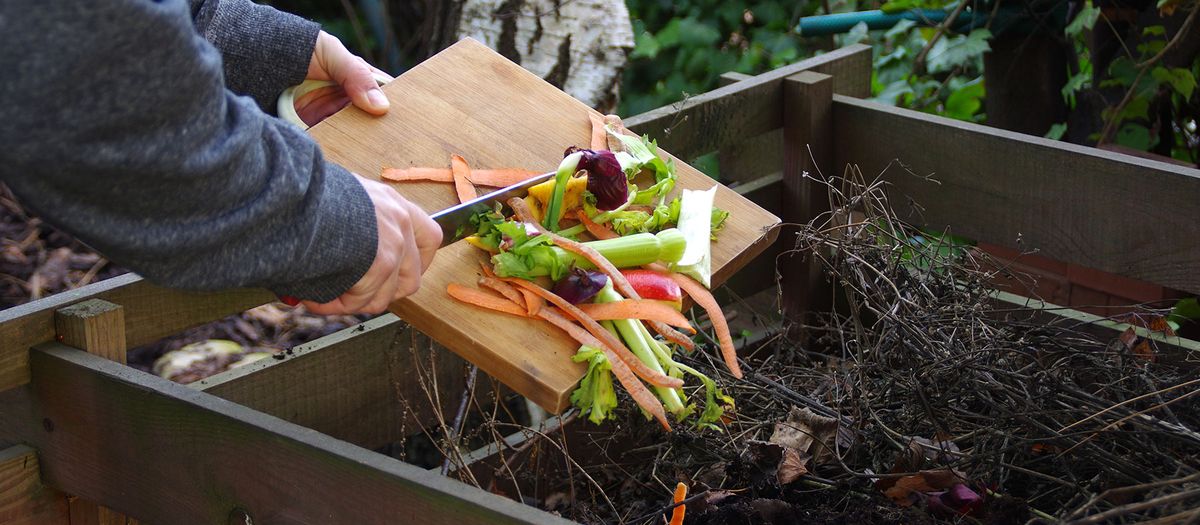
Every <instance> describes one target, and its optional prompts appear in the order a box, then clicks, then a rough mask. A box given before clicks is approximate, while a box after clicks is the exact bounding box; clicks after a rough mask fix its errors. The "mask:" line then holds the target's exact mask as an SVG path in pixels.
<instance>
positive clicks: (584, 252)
mask: <svg viewBox="0 0 1200 525" xmlns="http://www.w3.org/2000/svg"><path fill="white" fill-rule="evenodd" d="M508 206H509V207H510V208H512V210H513V214H515V215H516V216H517V218H518V219H520V220H521V221H524V222H526V223H530V224H532V225H533V227H534V228H537V230H538V231H539V232H541V234H542V235H547V236H549V237H550V240H552V241H554V245H555V246H558V247H559V248H562V249H564V250H566V251H568V252H571V253H574V254H576V255H579V256H580V257H583V258H585V259H587V260H588V261H589V262H591V263H592V264H594V265H596V268H597V269H599V270H600V272H602V273H603V274H604V275H607V276H608V278H609V279H612V283H613V288H615V289H616V290H617V291H618V292H620V293H621V295H624V296H625V297H628V298H630V299H641V298H642V297H641V296H639V295H638V293H637V291H636V290H634V289H633V286H631V285H630V284H629V281H628V280H627V279H625V275H624V274H622V273H621V271H620V270H617V267H616V266H613V264H612V263H611V262H609V260H608V259H605V258H604V256H603V255H600V252H598V251H596V250H595V248H592V247H590V246H587V245H584V244H580V243H578V242H575V241H572V240H571V239H568V238H566V237H563V236H562V235H559V234H557V233H554V232H552V231H549V230H547V229H546V228H544V227H542V225H541V224H538V223H537V222H536V221H531V220H530V217H532V215H533V214H532V213H531V212H530V211H529V207H528V206H526V205H525V201H523V200H521V199H519V198H516V197H514V198H511V199H509V200H508ZM648 324H649V325H650V327H651V328H653V329H654V331H655V332H658V333H660V334H662V336H663V337H665V338H667V340H669V341H671V342H673V343H676V344H678V345H679V346H682V347H683V348H685V349H687V350H691V349H693V348H695V347H696V345H695V343H693V342H692V340H691V339H688V337H687V336H686V335H683V334H681V333H679V331H678V330H676V329H674V328H671V327H670V326H667V325H666V323H660V322H658V321H648ZM656 386H661V385H656Z"/></svg>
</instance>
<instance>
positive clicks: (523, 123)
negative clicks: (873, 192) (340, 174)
mask: <svg viewBox="0 0 1200 525" xmlns="http://www.w3.org/2000/svg"><path fill="white" fill-rule="evenodd" d="M384 91H385V92H387V93H389V94H390V96H391V97H392V98H393V100H397V101H403V103H402V104H400V103H398V104H396V105H394V106H393V107H392V110H391V111H390V112H388V114H387V115H386V116H383V117H371V116H368V115H367V114H365V113H363V112H361V111H359V110H357V109H354V108H348V109H347V110H345V111H342V112H340V113H338V114H337V115H334V116H333V117H330V118H329V119H327V120H325V121H323V122H321V123H320V124H317V125H316V126H314V127H313V128H312V130H311V133H312V135H313V137H314V138H316V139H317V140H318V141H319V142H320V143H321V144H322V147H323V149H324V151H325V153H326V154H327V156H328V157H329V158H330V159H332V160H334V161H337V162H339V163H341V164H342V165H344V166H346V167H347V168H350V169H351V170H353V171H355V172H357V173H360V174H362V175H364V176H368V177H373V178H377V177H378V176H379V174H380V172H381V170H382V168H383V167H384V166H401V167H403V166H413V165H417V166H442V165H446V164H447V163H448V158H449V155H450V154H451V153H459V154H462V155H464V156H465V157H466V158H467V160H468V161H470V162H471V164H472V165H474V166H477V167H481V168H485V167H517V168H528V169H534V170H539V171H540V170H550V169H553V168H554V167H555V166H557V164H558V162H559V160H560V159H561V158H562V153H563V150H564V149H565V148H566V147H567V146H569V145H572V144H575V145H586V144H587V143H588V141H589V139H590V137H591V133H590V130H591V126H590V123H589V120H588V118H587V116H588V114H589V112H591V111H592V110H591V109H590V108H588V107H587V106H585V105H583V104H582V103H580V102H579V101H577V100H575V99H573V98H571V97H570V96H569V95H567V94H566V93H563V92H562V91H560V90H558V89H555V88H553V87H552V86H550V85H549V84H547V83H546V82H545V81H543V80H542V79H540V78H538V77H536V76H534V75H532V74H530V73H529V72H528V71H525V70H524V69H522V68H521V67H520V66H518V65H516V64H514V63H512V62H510V61H508V60H507V59H504V58H503V57H501V56H500V55H498V54H496V53H495V52H494V51H492V50H490V49H487V48H486V47H484V46H483V45H482V44H480V43H478V42H476V41H474V40H469V39H467V40H463V41H461V42H459V43H458V44H455V45H454V46H451V47H450V48H449V49H447V50H445V51H443V52H441V53H439V54H438V55H437V56H435V57H433V58H431V59H429V60H427V61H425V62H424V63H422V64H420V65H419V66H417V67H415V68H413V69H411V70H409V71H408V72H406V73H405V74H403V75H401V76H400V77H399V78H397V79H396V80H395V81H393V82H392V83H390V84H388V85H387V86H385V87H384ZM678 166H679V182H678V184H677V187H678V188H679V189H683V188H690V189H707V188H709V187H712V186H713V185H714V184H715V182H714V181H713V180H712V179H710V178H708V177H706V176H705V175H704V174H702V173H700V172H698V171H696V170H695V169H693V168H691V167H689V166H687V165H686V164H683V163H678ZM396 188H397V190H398V191H400V192H401V193H402V194H403V195H405V197H407V198H409V199H410V200H412V201H413V202H414V203H416V204H417V205H419V206H421V207H422V208H423V209H425V210H426V211H434V210H438V209H441V208H444V207H447V206H450V205H452V204H455V203H456V199H455V194H454V191H452V190H451V188H450V186H448V185H446V184H436V183H405V184H398V185H396ZM716 205H717V206H719V207H721V208H723V209H726V210H729V211H730V212H731V216H730V221H729V223H728V224H727V226H726V227H725V230H724V231H723V233H722V235H721V237H720V239H719V240H718V241H717V242H716V243H714V244H713V264H712V266H713V270H714V278H713V280H714V281H716V282H718V283H719V282H722V281H723V280H724V279H726V278H728V277H729V275H731V274H732V273H733V272H734V271H736V270H737V269H739V268H740V267H741V266H742V265H744V264H745V262H746V261H747V260H748V259H749V258H751V257H752V256H753V255H754V254H757V253H759V252H761V251H762V250H763V249H764V248H766V246H767V245H769V244H770V242H771V241H772V240H773V239H774V235H775V231H774V226H775V225H776V224H778V222H779V219H778V218H777V217H775V216H774V215H772V214H770V213H767V212H766V211H764V210H762V209H761V208H759V207H757V206H755V205H754V204H753V203H751V202H750V201H748V200H746V199H745V198H743V197H741V196H740V195H738V194H737V193H735V192H733V191H731V190H729V189H728V188H725V187H720V188H718V191H717V196H716ZM485 259H486V257H485V254H484V253H483V252H482V251H480V250H477V249H475V248H472V247H471V246H469V245H467V244H466V243H463V242H460V243H456V244H454V245H451V246H448V247H446V248H443V249H442V250H439V252H438V254H437V257H436V258H435V260H434V262H433V265H432V266H431V267H430V269H429V271H428V272H427V273H426V274H425V276H424V277H423V278H422V286H421V290H420V292H418V293H416V294H414V295H413V296H411V297H409V298H406V299H404V300H401V301H398V302H396V303H395V304H393V305H392V307H391V310H392V312H394V313H396V314H397V315H399V316H400V317H401V318H402V319H404V320H406V321H408V322H409V323H411V324H412V325H413V327H415V328H416V329H418V330H420V331H422V332H424V333H426V334H430V335H431V336H433V337H434V338H435V339H436V340H437V341H438V342H439V343H440V344H442V345H444V346H446V347H447V348H450V349H452V350H454V351H455V352H458V353H459V355H461V356H463V357H464V358H465V359H467V360H468V361H471V362H473V363H476V364H478V365H479V366H480V367H481V368H482V369H483V370H484V371H485V372H487V373H488V374H490V375H492V376H493V377H495V378H497V379H498V380H500V381H501V382H503V383H505V384H507V385H508V386H510V387H511V388H513V389H514V390H516V391H518V392H520V393H521V394H523V395H525V396H526V397H528V398H529V399H531V400H533V401H534V402H536V403H538V404H539V405H541V406H543V407H545V408H546V409H547V410H550V411H552V412H559V411H562V410H563V409H565V408H566V407H567V406H568V405H569V397H570V393H571V391H572V390H573V389H574V387H575V384H576V383H577V382H578V381H579V379H580V378H582V376H583V372H584V369H585V367H584V366H583V364H581V363H574V362H572V361H571V359H570V357H571V355H573V354H574V353H575V350H576V348H577V347H578V345H577V344H576V343H574V342H573V341H571V340H570V339H569V338H568V337H567V336H566V335H565V334H564V333H562V332H561V331H559V330H558V329H557V328H554V327H553V326H551V325H550V324H548V323H545V322H543V321H520V320H516V319H514V318H513V317H511V316H508V315H505V314H500V313H495V312H492V311H485V310H481V309H478V308H474V307H470V306H467V305H464V304H461V303H458V302H456V301H453V300H451V299H449V298H448V297H447V296H446V293H445V290H446V286H447V284H449V283H452V282H453V283H467V284H473V283H474V282H475V280H476V278H477V276H478V272H479V263H480V262H481V261H484V260H485Z"/></svg>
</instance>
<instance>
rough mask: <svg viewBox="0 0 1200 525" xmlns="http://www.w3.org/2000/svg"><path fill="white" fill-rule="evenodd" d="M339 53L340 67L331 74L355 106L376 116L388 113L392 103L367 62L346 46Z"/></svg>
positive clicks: (337, 61) (338, 62) (338, 61)
mask: <svg viewBox="0 0 1200 525" xmlns="http://www.w3.org/2000/svg"><path fill="white" fill-rule="evenodd" d="M339 53H340V56H339V57H338V59H337V60H336V63H337V64H338V66H337V68H336V70H335V71H332V72H331V74H332V75H333V80H334V81H335V82H337V83H338V84H340V85H341V86H342V89H345V90H346V94H347V95H349V96H350V100H351V101H352V102H354V105H355V106H358V107H359V108H360V109H362V110H363V111H366V112H367V113H371V114H374V115H382V114H384V113H387V110H388V107H389V106H390V103H389V102H388V99H387V95H384V94H383V90H382V89H379V84H378V83H377V82H375V77H374V76H373V75H372V73H373V72H372V70H371V67H370V66H368V65H367V62H366V61H365V60H363V59H361V58H358V57H356V56H354V55H353V54H351V53H350V52H349V51H347V50H346V48H345V47H344V46H343V47H342V48H341V50H340V51H339Z"/></svg>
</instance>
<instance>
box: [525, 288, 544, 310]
mask: <svg viewBox="0 0 1200 525" xmlns="http://www.w3.org/2000/svg"><path fill="white" fill-rule="evenodd" d="M518 291H520V292H521V295H524V296H525V308H527V309H528V310H529V316H530V317H533V316H536V315H537V313H538V311H539V310H541V309H542V306H543V305H545V304H546V300H545V299H542V297H541V296H539V295H538V294H535V293H533V292H531V291H529V290H526V289H524V288H521V289H519V290H518Z"/></svg>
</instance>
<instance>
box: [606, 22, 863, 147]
mask: <svg viewBox="0 0 1200 525" xmlns="http://www.w3.org/2000/svg"><path fill="white" fill-rule="evenodd" d="M810 70H811V71H816V72H819V73H825V74H829V75H832V76H833V77H834V86H833V89H834V92H835V93H839V94H843V95H847V96H857V97H864V96H870V92H871V46H867V45H862V44H855V45H852V46H847V47H844V48H841V49H838V50H835V51H831V52H829V53H826V54H824V55H820V56H816V57H813V58H809V59H807V60H802V61H800V62H797V63H795V64H792V65H790V66H784V67H781V68H779V69H776V70H773V71H769V72H766V73H763V74H761V75H757V76H755V77H752V78H750V79H747V80H743V81H740V82H737V83H734V84H730V85H728V86H725V87H721V88H717V89H715V90H712V91H709V92H708V93H703V94H700V95H696V96H694V97H690V98H688V99H686V100H684V101H682V102H678V103H675V104H670V105H666V106H663V107H661V108H658V109H654V110H650V111H647V112H645V113H642V114H641V115H637V116H635V117H630V118H628V119H626V125H627V126H629V129H631V130H633V131H636V132H638V133H645V134H649V135H650V136H651V137H656V138H657V139H658V143H659V145H660V146H662V147H663V148H665V149H667V150H668V151H671V152H673V153H674V154H675V155H677V156H679V157H682V158H693V157H695V156H697V155H701V154H704V153H708V152H710V151H715V150H720V149H722V148H724V147H725V146H726V145H728V144H732V143H737V142H740V141H742V140H745V139H746V138H748V137H756V136H758V135H761V134H763V133H766V132H768V131H771V130H775V129H778V128H780V127H782V126H783V113H782V111H781V108H782V107H783V79H785V78H787V77H790V76H792V75H795V74H796V73H799V72H801V71H810Z"/></svg>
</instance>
